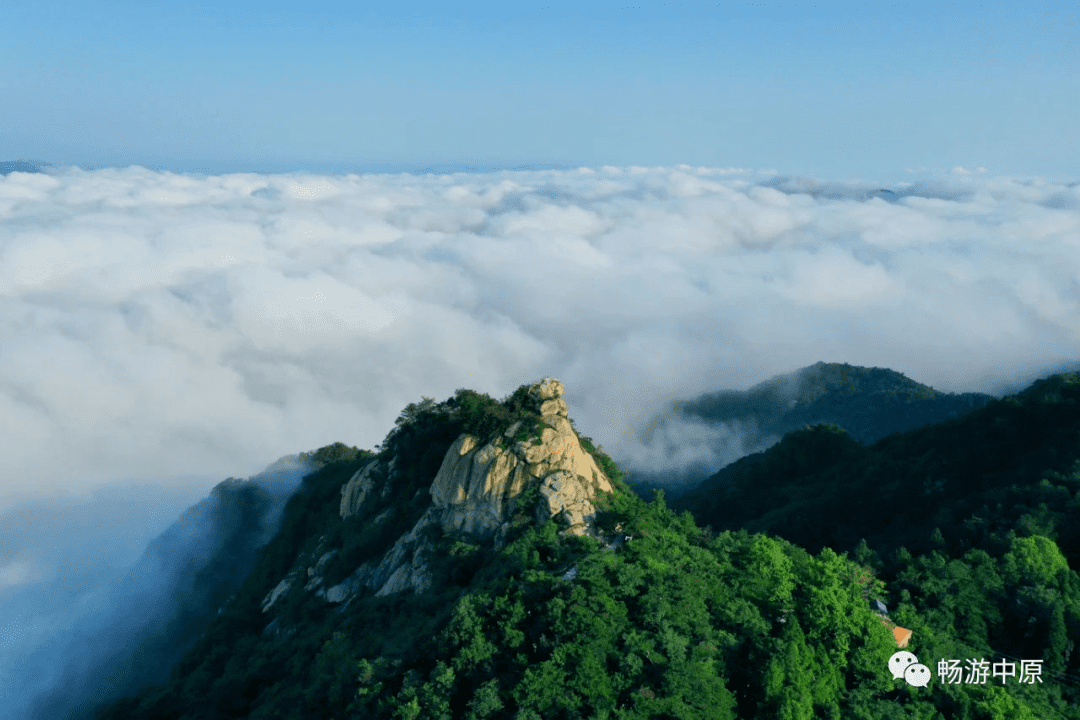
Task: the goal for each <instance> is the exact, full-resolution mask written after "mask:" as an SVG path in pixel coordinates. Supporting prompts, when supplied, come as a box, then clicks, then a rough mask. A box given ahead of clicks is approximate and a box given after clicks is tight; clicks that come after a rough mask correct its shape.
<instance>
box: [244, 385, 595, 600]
mask: <svg viewBox="0 0 1080 720" xmlns="http://www.w3.org/2000/svg"><path fill="white" fill-rule="evenodd" d="M564 390H565V387H564V386H563V384H562V383H561V382H559V381H558V380H555V379H553V378H545V379H544V380H541V381H540V382H536V383H532V384H531V385H528V386H527V387H526V393H525V394H526V397H527V398H528V399H529V400H531V401H532V403H528V402H527V403H526V405H529V404H533V408H532V410H531V411H529V412H535V413H536V415H537V418H536V419H538V421H539V422H538V423H536V424H535V425H536V426H538V428H539V432H538V433H536V434H533V436H532V437H526V438H525V439H521V438H522V434H523V433H522V422H523V421H518V422H515V423H514V424H512V425H511V426H510V427H509V428H507V429H505V430H504V431H503V432H501V433H497V434H495V435H494V436H492V437H489V438H479V437H476V436H474V435H470V434H468V433H462V434H461V435H460V436H458V438H457V439H456V440H455V441H454V442H453V443H452V444H451V445H450V447H449V449H448V450H447V451H446V454H445V455H444V457H443V461H442V464H441V466H440V467H439V470H438V472H437V473H436V475H435V477H434V478H432V480H431V484H430V487H429V488H428V491H427V492H428V493H429V494H430V496H431V505H430V506H429V507H428V509H427V511H425V512H424V514H423V516H422V517H421V518H420V519H419V520H418V521H417V522H416V524H415V526H414V527H413V528H412V530H411V531H409V532H407V533H405V534H403V535H402V536H401V537H400V538H398V540H397V541H396V542H395V543H394V544H393V546H392V547H390V548H388V549H387V550H386V551H385V553H383V554H382V556H381V559H378V560H377V561H369V562H366V563H364V564H363V565H362V566H361V567H359V568H357V569H356V571H355V572H353V574H352V575H351V576H350V577H349V578H348V579H347V580H346V581H345V582H343V583H341V584H339V585H335V586H334V587H331V588H323V587H322V582H321V569H322V568H323V567H324V566H325V565H326V564H327V562H328V561H329V559H331V558H332V557H333V556H332V555H330V554H329V551H328V550H327V549H326V548H324V547H320V548H319V549H318V551H317V552H318V554H316V555H314V556H312V557H311V558H305V559H303V560H302V561H301V564H302V565H303V568H302V569H297V570H296V571H295V572H294V573H292V574H290V575H289V576H287V577H286V578H285V579H284V580H282V582H281V584H279V586H278V587H277V588H275V589H274V591H273V592H271V593H270V595H268V596H267V598H266V599H265V600H264V603H263V609H264V612H265V611H269V610H270V608H271V607H272V606H273V605H274V604H275V602H276V601H277V600H278V598H280V597H281V596H282V595H283V594H284V593H285V592H287V591H288V590H289V589H290V588H291V587H292V585H293V584H294V583H295V582H298V581H299V580H300V578H305V579H306V580H307V583H306V586H305V587H306V589H308V590H309V591H314V592H317V593H318V594H319V595H320V596H322V597H323V598H325V599H326V600H327V601H329V602H335V603H340V602H347V601H348V600H349V599H351V598H352V597H353V596H355V595H356V594H357V593H358V592H360V591H361V590H362V589H363V588H365V587H366V588H369V589H371V590H374V591H375V593H376V594H377V595H387V594H390V593H394V592H400V591H402V590H408V589H411V590H413V591H414V592H416V593H418V594H419V593H422V592H425V591H426V590H427V589H428V588H429V587H430V585H431V582H432V580H431V576H430V572H428V568H427V563H426V561H425V558H426V557H427V554H428V553H429V552H431V551H432V548H431V547H430V546H429V542H428V540H427V539H426V538H427V537H429V535H430V533H427V532H424V531H425V530H426V529H428V528H430V527H432V526H438V527H439V528H441V530H442V532H443V533H459V534H468V535H471V536H473V537H476V538H478V539H481V540H483V541H486V542H492V543H494V545H495V546H496V547H501V546H502V545H503V544H504V543H505V542H506V537H507V533H508V532H509V531H510V529H511V524H510V517H511V515H512V514H513V513H514V511H515V510H516V509H518V506H519V503H520V502H521V501H522V499H523V497H525V492H526V491H527V490H530V489H532V488H535V489H536V493H535V494H532V493H530V494H529V495H528V496H527V497H529V498H531V499H535V504H534V505H533V507H532V516H533V519H534V520H535V521H536V522H537V523H541V524H542V523H545V522H547V521H548V520H551V519H555V520H556V521H557V522H559V523H560V524H561V525H562V526H563V529H562V530H561V532H562V533H563V534H565V535H578V536H585V535H588V536H592V537H599V534H598V533H597V532H596V530H595V527H594V521H595V517H596V508H595V506H594V504H593V501H594V500H595V499H596V496H597V493H598V492H611V491H612V484H611V481H610V480H609V478H607V477H606V476H605V475H604V473H603V472H602V471H601V470H600V468H599V467H598V466H597V465H596V462H595V461H594V460H593V457H592V455H590V454H589V453H588V452H587V451H586V450H585V449H584V448H583V447H582V446H581V443H580V441H579V439H578V436H577V433H576V432H575V430H574V427H573V425H572V424H571V423H570V420H569V417H568V412H567V407H566V401H565V400H563V398H562V395H563V392H564ZM524 422H530V420H529V418H526V420H525V421H524ZM396 465H397V462H396V459H390V460H389V461H383V460H379V459H374V460H371V461H369V462H368V463H366V464H365V465H364V466H362V467H361V468H360V469H359V470H357V471H356V473H355V474H353V476H352V477H351V478H350V479H349V480H348V481H347V482H346V483H345V484H344V485H343V486H342V488H341V502H340V507H339V514H340V516H341V519H342V520H343V521H346V522H348V521H349V520H350V518H353V517H355V516H358V515H360V514H361V513H362V512H364V511H365V510H366V508H367V505H368V504H369V503H378V502H379V499H380V498H386V497H387V493H388V492H389V490H390V488H391V486H392V484H393V483H394V481H395V477H396ZM385 515H386V513H385V512H383V513H381V514H380V515H379V516H378V518H376V520H373V521H369V522H379V521H381V519H382V518H383V517H384V516H385ZM305 570H306V572H305ZM305 576H306V577H305Z"/></svg>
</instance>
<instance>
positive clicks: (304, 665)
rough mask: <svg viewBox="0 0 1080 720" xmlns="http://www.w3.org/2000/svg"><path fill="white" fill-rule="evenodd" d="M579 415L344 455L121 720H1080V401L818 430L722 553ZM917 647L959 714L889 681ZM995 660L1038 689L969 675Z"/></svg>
mask: <svg viewBox="0 0 1080 720" xmlns="http://www.w3.org/2000/svg"><path fill="white" fill-rule="evenodd" d="M841 367H843V366H841ZM856 370H857V369H856ZM885 372H886V373H887V371H885ZM841 375H844V376H846V377H848V378H860V377H864V376H863V375H862V374H860V373H859V372H857V371H855V372H852V371H850V370H848V371H844V372H843V373H841ZM894 376H895V374H893V375H888V374H886V375H877V376H873V375H871V376H870V377H876V381H875V382H874V383H871V386H872V387H878V388H879V387H882V386H887V385H888V382H890V381H895V377H894ZM890 378H891V380H890ZM822 384H823V385H825V384H827V383H822ZM857 384H858V383H856V385H857ZM841 387H844V385H843V384H842V383H841ZM899 387H900V388H901V390H903V389H904V388H907V389H908V390H910V386H909V385H907V384H905V383H899ZM806 388H808V389H805V388H804V389H805V392H806V394H805V396H804V397H809V398H811V400H810V401H809V402H813V401H814V400H815V399H816V400H821V399H823V398H826V397H828V393H827V392H824V391H823V392H821V393H819V394H818V395H816V396H815V395H814V393H815V390H814V388H815V384H814V383H813V382H809V383H808V384H807V386H806ZM562 392H563V387H562V385H561V383H558V381H555V380H551V379H547V380H544V381H542V382H539V383H533V384H532V385H526V386H523V387H521V388H519V389H518V390H517V391H515V392H514V393H512V394H511V395H510V396H509V397H507V398H506V399H504V400H502V401H496V400H494V399H492V398H490V397H488V396H487V395H483V394H480V393H476V392H474V391H471V390H459V391H457V393H456V394H455V396H454V397H452V398H449V399H447V400H445V401H443V402H441V403H436V402H435V401H433V400H431V399H428V398H425V399H423V400H422V401H421V402H419V403H414V404H412V405H409V406H408V407H407V408H405V410H404V411H403V412H402V414H401V416H400V417H399V418H398V421H397V423H396V426H395V427H394V428H393V429H392V430H391V432H390V433H389V434H388V435H387V438H386V440H385V441H384V442H383V444H382V445H381V446H380V447H379V448H378V451H377V452H370V451H365V450H358V449H356V448H349V447H346V446H343V445H340V444H338V445H334V446H330V447H329V448H324V450H323V451H319V452H320V453H323V455H324V459H325V461H326V462H325V463H324V464H323V465H322V466H321V467H319V468H318V469H317V470H316V471H315V472H312V473H310V474H308V475H306V476H305V477H304V479H303V482H302V483H301V485H300V487H299V488H298V489H297V491H296V492H295V494H293V495H292V497H291V498H290V499H289V501H288V504H287V505H286V507H285V511H284V515H283V517H282V521H281V523H280V528H279V529H278V531H277V534H276V535H275V536H274V538H273V539H272V540H271V541H270V542H269V543H267V544H266V545H265V546H263V547H262V548H261V549H260V550H259V551H258V553H257V554H258V557H257V560H256V561H255V563H254V565H253V567H252V569H251V571H250V572H249V573H247V575H246V577H245V578H244V579H243V581H242V582H241V583H240V584H239V586H238V587H236V589H235V590H234V591H230V593H229V595H230V597H231V599H228V600H227V601H226V602H225V604H224V605H223V606H222V607H221V608H220V610H219V611H218V612H217V613H215V614H214V616H213V617H212V618H211V619H210V621H209V623H208V629H207V630H206V631H205V632H204V633H202V634H201V635H200V636H199V637H198V639H196V640H195V642H194V644H193V645H192V646H191V648H190V649H189V650H188V651H187V652H186V653H185V654H184V656H183V658H182V659H181V660H180V661H179V662H178V663H177V664H176V665H175V667H173V669H172V672H171V673H170V675H169V677H168V679H167V680H166V681H165V682H163V683H162V684H160V685H158V686H155V687H152V688H147V689H145V690H142V691H141V692H139V693H138V694H137V695H133V696H131V697H127V698H124V699H121V700H116V701H113V702H110V703H109V704H107V705H105V706H103V707H101V708H100V709H99V710H98V712H97V715H96V717H97V718H98V719H99V720H141V719H153V720H181V718H183V719H185V720H186V719H188V718H191V719H195V718H215V719H216V718H274V717H281V718H349V719H354V718H356V719H359V718H387V719H388V720H389V719H391V718H392V719H401V718H404V719H406V720H417V719H419V718H424V719H425V720H426V719H427V718H432V719H434V720H450V719H453V718H464V719H467V720H474V719H481V718H485V719H486V718H491V719H499V720H510V719H514V720H540V719H544V720H546V719H547V718H558V719H560V720H569V719H570V718H586V717H608V718H613V719H614V718H623V719H627V720H629V719H634V720H639V719H640V720H645V719H647V718H666V719H674V718H678V719H679V720H684V719H685V720H692V719H698V718H700V719H702V720H704V719H705V718H708V719H709V720H715V719H717V718H721V719H733V718H743V717H770V718H772V717H845V718H857V719H864V720H871V719H878V718H892V717H897V718H899V717H937V716H941V717H950V718H957V719H960V720H969V719H970V720H975V719H976V718H986V717H1039V718H1043V717H1045V718H1049V717H1055V718H1065V719H1067V720H1068V719H1071V720H1080V689H1078V688H1077V687H1076V686H1075V684H1074V683H1073V682H1071V679H1072V678H1075V677H1077V676H1078V675H1080V653H1078V652H1076V647H1077V646H1078V645H1080V576H1078V575H1077V573H1076V572H1075V570H1074V569H1073V568H1075V567H1077V562H1078V561H1080V555H1078V552H1080V547H1078V545H1077V539H1078V538H1080V516H1078V506H1077V498H1080V376H1058V377H1055V378H1051V379H1049V380H1047V381H1043V382H1041V383H1037V384H1035V385H1034V386H1032V387H1031V388H1029V389H1028V390H1026V391H1025V392H1024V393H1021V394H1019V395H1017V396H1014V397H1009V398H1006V399H1004V400H1000V401H992V402H990V403H989V404H987V405H985V406H984V407H982V408H981V409H978V410H975V411H973V412H971V413H969V414H968V415H966V416H963V417H957V418H953V419H951V420H948V421H946V422H944V423H939V424H937V425H932V426H927V427H923V428H921V429H916V430H911V431H908V432H906V433H903V434H894V435H891V436H889V437H886V438H885V439H883V440H880V441H879V442H877V443H876V444H874V445H873V446H871V447H866V446H864V445H863V444H861V443H860V442H859V441H858V440H856V439H855V438H854V437H852V436H851V435H850V434H849V433H848V432H847V431H845V430H844V429H843V428H841V427H839V426H836V425H814V426H810V427H806V428H802V429H799V430H797V431H795V432H794V433H790V434H788V435H787V436H786V437H785V438H784V439H783V441H782V442H780V443H779V444H778V445H776V446H775V447H774V448H772V449H770V450H768V451H766V452H763V453H759V454H756V455H752V456H749V457H746V458H744V459H743V460H740V461H738V462H736V463H734V464H732V465H730V466H729V467H728V468H726V469H725V470H723V471H721V473H719V474H718V475H717V476H716V477H715V478H713V481H711V482H710V484H707V486H705V487H703V488H702V491H701V493H700V494H699V496H698V498H697V499H698V501H699V503H698V506H696V507H694V506H693V503H689V505H690V509H692V510H694V512H697V513H699V514H700V515H701V517H700V519H699V521H700V522H712V523H713V528H714V531H709V530H707V529H702V528H701V527H699V525H698V524H696V523H695V521H694V518H693V517H692V516H691V515H690V513H682V514H681V515H676V514H675V513H674V512H672V510H670V509H669V508H668V507H667V505H666V503H665V500H664V497H663V495H662V493H661V494H658V495H657V496H656V497H655V498H654V499H653V501H652V502H649V503H646V502H645V501H643V500H642V499H641V498H639V497H637V496H636V495H634V494H633V493H632V492H630V490H629V488H628V487H627V485H626V483H625V477H624V475H623V473H622V471H621V470H620V469H619V468H618V466H617V465H615V463H613V462H612V461H611V459H610V458H608V457H607V456H606V455H604V453H602V452H601V451H600V450H599V449H597V448H596V447H595V446H594V445H593V443H592V441H591V440H589V439H588V438H585V437H581V436H579V435H578V434H577V432H576V430H575V429H574V427H573V423H572V422H571V421H570V419H569V417H568V415H567V411H566V404H565V403H564V402H563V400H562V398H561V395H562ZM919 392H922V393H923V395H925V394H926V393H925V391H919ZM931 392H932V391H931ZM898 394H900V395H903V392H900V393H898ZM851 395H852V396H854V395H857V393H852V394H851ZM837 396H840V397H842V396H843V393H842V392H841V393H838V394H837V395H836V396H834V397H837ZM791 399H798V397H797V396H796V395H791V396H790V397H787V396H785V397H784V398H782V400H784V401H786V402H789V403H790V400H791ZM840 405H841V406H842V403H840ZM795 407H798V403H796V406H795ZM792 409H794V408H791V407H789V408H788V410H789V411H790V410H792ZM934 523H937V524H936V525H934ZM740 524H742V525H743V526H742V527H740ZM931 527H932V528H933V530H932V531H931V530H928V528H931ZM721 528H723V530H722V531H721V532H715V530H719V529H721ZM747 528H750V529H751V530H760V531H767V532H768V533H769V534H770V535H772V536H770V535H767V534H764V532H757V533H753V534H752V533H751V532H747ZM776 536H782V537H776ZM793 539H794V540H797V541H798V542H802V543H804V544H805V545H806V546H807V547H808V548H809V550H811V551H813V552H809V551H808V550H807V549H806V548H803V547H800V546H799V545H796V544H795V543H794V542H793ZM220 552H223V553H226V554H227V553H228V552H229V550H228V549H227V548H222V550H220ZM1070 564H1071V565H1072V567H1070ZM868 601H869V602H868ZM215 602H216V601H215ZM213 604H214V603H211V604H210V606H212V605H213ZM883 604H884V605H887V607H888V608H889V614H888V617H883V616H882V615H880V614H878V613H880V612H884V611H882V610H881V607H882V605H883ZM208 607H209V606H208ZM894 624H896V625H899V626H900V627H901V628H903V629H904V630H903V632H902V633H901V635H903V637H904V640H903V642H909V644H908V645H907V648H908V650H910V651H912V652H915V653H917V655H918V657H919V659H920V660H921V661H922V662H923V663H926V664H927V666H928V667H929V668H932V670H931V672H933V673H934V679H933V680H932V687H931V688H930V691H923V690H922V689H920V688H912V687H911V686H910V685H909V684H908V683H907V682H905V680H904V679H903V678H900V679H896V678H895V677H894V676H893V674H892V673H891V672H890V671H889V658H890V656H892V655H893V653H895V652H896V649H897V646H898V644H899V643H900V642H902V641H901V640H900V637H901V635H894V633H893V632H891V631H890V628H891V627H892V626H893V625H894ZM908 631H911V632H910V634H909V633H908ZM965 657H974V658H979V657H982V658H985V659H986V660H987V661H988V662H996V661H999V660H1001V661H1002V662H1004V660H1002V658H1006V659H1010V662H1013V667H1012V672H1013V673H1015V674H1013V675H1011V676H1009V677H1008V678H1007V679H1008V684H1007V685H1006V686H1004V687H1003V684H1002V683H1001V682H999V681H1000V680H1001V678H1000V677H996V676H995V679H994V681H993V682H991V681H989V680H987V682H985V683H979V682H975V683H972V682H968V683H962V682H959V681H957V682H955V683H953V682H948V681H947V680H946V679H945V678H944V677H941V676H940V673H941V670H940V667H941V666H940V665H938V663H937V662H936V661H937V660H941V659H943V658H958V659H962V658H965ZM1016 658H1027V659H1029V660H1025V661H1024V662H1025V663H1028V664H1030V663H1036V664H1037V665H1038V668H1037V669H1033V668H1032V667H1027V670H1026V673H1027V674H1030V673H1038V674H1039V675H1040V677H1039V682H1038V684H1035V682H1034V681H1032V682H1031V683H1029V684H1024V685H1020V684H1018V683H1017V680H1018V677H1017V675H1018V674H1020V673H1023V672H1025V671H1022V670H1020V669H1019V668H1018V667H1017V666H1016V662H1015V659H1016ZM1002 667H1003V666H1002Z"/></svg>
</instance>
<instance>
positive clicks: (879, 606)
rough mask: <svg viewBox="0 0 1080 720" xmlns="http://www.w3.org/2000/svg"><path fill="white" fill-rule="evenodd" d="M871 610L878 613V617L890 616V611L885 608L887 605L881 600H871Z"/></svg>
mask: <svg viewBox="0 0 1080 720" xmlns="http://www.w3.org/2000/svg"><path fill="white" fill-rule="evenodd" d="M870 609H871V610H873V611H874V612H876V613H877V614H878V615H884V616H886V617H888V615H889V609H888V608H887V607H885V603H883V602H881V601H880V600H871V601H870Z"/></svg>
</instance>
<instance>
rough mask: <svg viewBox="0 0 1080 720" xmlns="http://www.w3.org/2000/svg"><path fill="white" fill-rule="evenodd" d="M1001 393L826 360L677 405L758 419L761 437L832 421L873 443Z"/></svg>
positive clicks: (695, 413) (693, 413)
mask: <svg viewBox="0 0 1080 720" xmlns="http://www.w3.org/2000/svg"><path fill="white" fill-rule="evenodd" d="M993 399H994V398H993V396H991V395H984V394H982V393H963V394H954V393H943V392H939V391H937V390H934V389H933V388H932V387H929V386H927V385H923V384H921V383H918V382H915V381H914V380H911V379H909V378H907V377H905V376H904V375H902V374H901V373H898V372H896V371H895V370H888V369H886V368H865V367H859V366H857V365H848V364H846V363H843V364H841V363H824V362H819V363H816V364H814V365H810V366H809V367H805V368H802V369H801V370H797V371H795V372H793V373H790V374H788V375H779V376H777V377H774V378H772V379H770V380H766V381H765V382H763V383H760V384H758V385H755V386H754V387H752V388H750V389H749V390H746V391H743V392H738V391H724V392H716V393H709V394H707V395H702V396H700V397H698V398H697V399H695V400H690V401H686V402H682V403H679V404H677V405H676V409H677V410H678V411H680V412H682V413H683V414H685V415H687V416H690V417H696V418H699V419H701V420H704V421H706V422H711V423H724V422H733V421H734V422H742V423H747V424H750V425H752V426H754V427H755V428H756V438H758V439H764V438H767V437H776V438H779V437H782V436H784V435H786V434H787V433H789V432H792V431H794V430H798V429H799V428H801V427H804V426H806V425H815V424H818V423H832V424H834V425H839V426H840V427H842V428H844V429H845V430H847V432H848V434H850V435H851V436H852V437H853V438H855V439H856V440H858V441H859V442H861V443H873V442H877V441H878V440H880V439H881V438H883V437H885V436H886V435H891V434H892V433H896V432H903V431H905V430H910V429H912V428H916V427H921V426H923V425H930V424H933V423H939V422H943V421H945V420H948V419H949V418H952V417H956V416H958V415H963V414H964V413H968V412H971V411H972V410H974V409H976V408H980V407H982V406H984V405H986V404H987V403H988V402H990V401H991V400H993ZM759 441H760V440H759Z"/></svg>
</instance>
